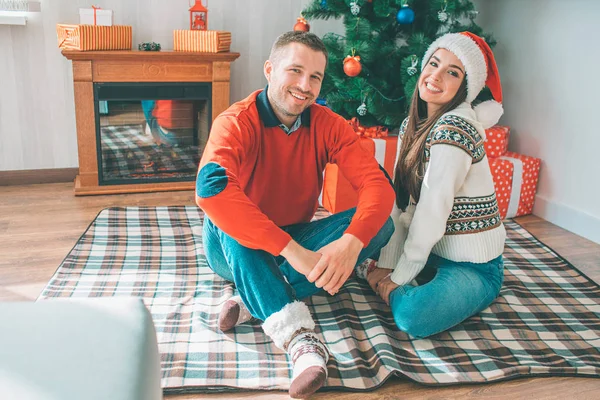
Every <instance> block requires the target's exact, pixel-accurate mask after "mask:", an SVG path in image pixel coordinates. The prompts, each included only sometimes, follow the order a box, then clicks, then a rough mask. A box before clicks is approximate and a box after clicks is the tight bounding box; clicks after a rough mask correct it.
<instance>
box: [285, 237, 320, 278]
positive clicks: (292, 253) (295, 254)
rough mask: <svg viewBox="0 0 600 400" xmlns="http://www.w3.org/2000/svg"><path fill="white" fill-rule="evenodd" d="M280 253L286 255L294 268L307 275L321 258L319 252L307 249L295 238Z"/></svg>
mask: <svg viewBox="0 0 600 400" xmlns="http://www.w3.org/2000/svg"><path fill="white" fill-rule="evenodd" d="M280 254H281V255H282V256H283V257H285V259H286V260H287V262H289V263H290V265H291V266H292V268H294V269H295V270H296V271H298V272H300V273H301V274H302V275H304V276H307V277H308V274H310V272H311V271H312V270H313V268H314V266H315V265H316V264H317V262H318V261H319V259H320V258H321V255H320V254H319V253H315V252H314V251H310V250H308V249H305V248H304V247H302V246H300V245H299V244H298V243H297V242H296V241H294V240H290V242H289V243H288V244H287V246H285V247H284V249H283V250H281V253H280Z"/></svg>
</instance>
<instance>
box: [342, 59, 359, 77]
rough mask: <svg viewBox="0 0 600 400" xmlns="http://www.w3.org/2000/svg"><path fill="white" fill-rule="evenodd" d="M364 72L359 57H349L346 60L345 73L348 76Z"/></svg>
mask: <svg viewBox="0 0 600 400" xmlns="http://www.w3.org/2000/svg"><path fill="white" fill-rule="evenodd" d="M360 71H362V65H360V57H359V56H347V57H346V58H344V73H345V74H346V75H348V76H356V75H358V74H360Z"/></svg>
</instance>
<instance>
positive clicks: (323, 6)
mask: <svg viewBox="0 0 600 400" xmlns="http://www.w3.org/2000/svg"><path fill="white" fill-rule="evenodd" d="M321 8H322V9H323V10H327V0H321Z"/></svg>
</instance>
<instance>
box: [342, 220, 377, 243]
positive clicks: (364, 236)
mask: <svg viewBox="0 0 600 400" xmlns="http://www.w3.org/2000/svg"><path fill="white" fill-rule="evenodd" d="M344 233H349V234H351V235H354V236H356V237H357V238H358V240H360V241H361V242H362V244H363V248H365V247H367V246H368V245H369V242H370V241H371V239H373V236H375V235H372V234H370V233H369V232H368V229H367V225H366V224H364V223H362V222H361V221H352V222H351V223H350V226H348V228H346V231H345V232H344ZM376 233H377V232H375V234H376Z"/></svg>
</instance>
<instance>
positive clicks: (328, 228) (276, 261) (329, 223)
mask: <svg viewBox="0 0 600 400" xmlns="http://www.w3.org/2000/svg"><path fill="white" fill-rule="evenodd" d="M355 211H356V209H354V208H353V209H350V210H348V211H344V212H341V213H339V214H334V215H331V216H329V217H327V218H324V219H321V220H318V221H313V222H308V223H304V224H295V225H289V226H285V227H282V229H283V230H284V231H286V232H287V233H288V234H289V235H290V236H291V237H292V238H293V239H294V240H295V241H296V242H298V243H299V244H300V245H301V246H303V247H304V248H306V249H308V250H312V251H317V250H319V249H320V248H321V247H323V246H325V245H327V244H329V243H331V242H333V241H334V240H336V239H339V238H340V237H342V235H343V234H344V231H345V230H346V228H348V226H349V225H350V221H351V220H352V217H353V215H354V213H355ZM393 231H394V225H393V223H392V220H391V219H390V218H388V219H387V221H386V223H385V224H384V226H383V228H381V229H380V230H379V232H378V233H377V235H376V236H375V237H374V238H373V239H371V242H370V243H369V245H368V246H367V247H365V248H364V249H362V251H361V252H360V254H359V256H358V261H357V264H360V263H361V262H362V261H364V260H365V259H366V258H370V257H371V258H372V257H374V256H376V255H377V254H378V253H379V250H380V249H381V248H382V247H383V246H385V245H386V244H387V242H388V240H389V239H390V237H391V235H392V233H393ZM203 243H204V251H205V253H206V259H207V260H208V264H209V266H210V268H211V269H212V270H213V271H214V272H215V273H216V274H217V275H219V276H220V277H222V278H223V279H225V280H228V281H230V282H233V283H234V284H235V286H236V287H237V289H238V291H239V294H240V296H241V298H242V300H243V301H244V304H245V305H246V307H248V310H249V311H250V314H252V316H253V317H255V318H258V319H260V320H263V321H264V320H265V319H267V317H269V316H270V315H271V314H273V313H276V312H278V311H280V310H281V309H282V308H283V307H285V306H286V305H287V304H289V303H292V302H293V301H295V300H296V299H299V300H302V299H304V298H306V297H309V296H312V295H313V294H316V293H318V292H320V291H321V290H323V289H321V288H318V287H316V286H315V284H314V283H311V282H309V281H308V280H307V279H306V277H305V276H304V275H302V274H301V273H299V272H297V271H296V270H295V269H294V268H292V267H291V265H290V264H289V263H288V262H287V261H286V260H285V258H283V257H282V256H278V257H275V256H273V255H271V254H270V253H268V252H266V251H263V250H255V249H250V248H247V247H244V246H242V245H240V244H239V243H238V242H237V241H235V240H234V239H233V238H232V237H231V236H229V235H227V234H226V233H225V232H223V231H222V230H221V229H219V228H217V227H216V226H215V225H214V224H213V223H212V222H211V221H210V220H209V219H208V218H206V217H205V218H204V229H203Z"/></svg>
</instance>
